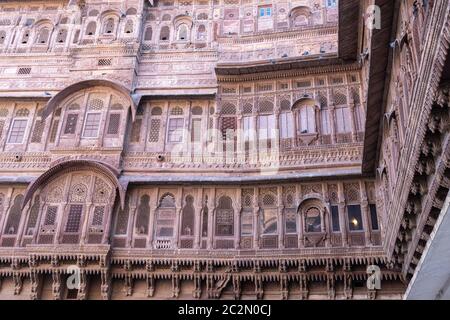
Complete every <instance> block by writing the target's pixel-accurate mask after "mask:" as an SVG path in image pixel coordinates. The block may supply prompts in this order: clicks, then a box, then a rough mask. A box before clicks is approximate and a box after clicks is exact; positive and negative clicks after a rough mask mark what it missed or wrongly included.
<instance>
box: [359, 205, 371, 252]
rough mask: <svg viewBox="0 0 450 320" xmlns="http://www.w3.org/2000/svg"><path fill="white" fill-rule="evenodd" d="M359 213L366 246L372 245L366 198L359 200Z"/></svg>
mask: <svg viewBox="0 0 450 320" xmlns="http://www.w3.org/2000/svg"><path fill="white" fill-rule="evenodd" d="M361 213H362V223H363V228H364V238H365V240H366V245H372V239H371V238H370V213H369V202H368V201H367V198H366V197H364V198H362V199H361Z"/></svg>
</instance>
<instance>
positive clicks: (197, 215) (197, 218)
mask: <svg viewBox="0 0 450 320" xmlns="http://www.w3.org/2000/svg"><path fill="white" fill-rule="evenodd" d="M202 213H203V210H202V207H201V205H199V204H197V205H195V206H194V230H193V231H194V249H199V248H200V241H201V240H200V239H201V233H202V230H201V221H202Z"/></svg>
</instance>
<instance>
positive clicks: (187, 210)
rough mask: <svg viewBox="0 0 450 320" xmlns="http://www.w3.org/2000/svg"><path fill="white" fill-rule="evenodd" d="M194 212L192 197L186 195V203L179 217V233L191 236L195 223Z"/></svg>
mask: <svg viewBox="0 0 450 320" xmlns="http://www.w3.org/2000/svg"><path fill="white" fill-rule="evenodd" d="M194 222H195V212H194V198H193V197H192V196H187V197H186V205H185V206H184V208H183V213H182V218H181V235H182V236H193V235H194V225H195V223H194Z"/></svg>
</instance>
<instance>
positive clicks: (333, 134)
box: [328, 103, 336, 144]
mask: <svg viewBox="0 0 450 320" xmlns="http://www.w3.org/2000/svg"><path fill="white" fill-rule="evenodd" d="M328 109H329V114H330V115H329V117H330V129H331V143H332V144H336V108H335V106H334V103H332V104H330V106H329V107H328Z"/></svg>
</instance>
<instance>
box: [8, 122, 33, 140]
mask: <svg viewBox="0 0 450 320" xmlns="http://www.w3.org/2000/svg"><path fill="white" fill-rule="evenodd" d="M27 122H28V120H26V119H15V120H14V122H13V125H12V127H11V131H10V134H9V139H8V143H22V142H23V138H24V135H25V130H26V128H27Z"/></svg>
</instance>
